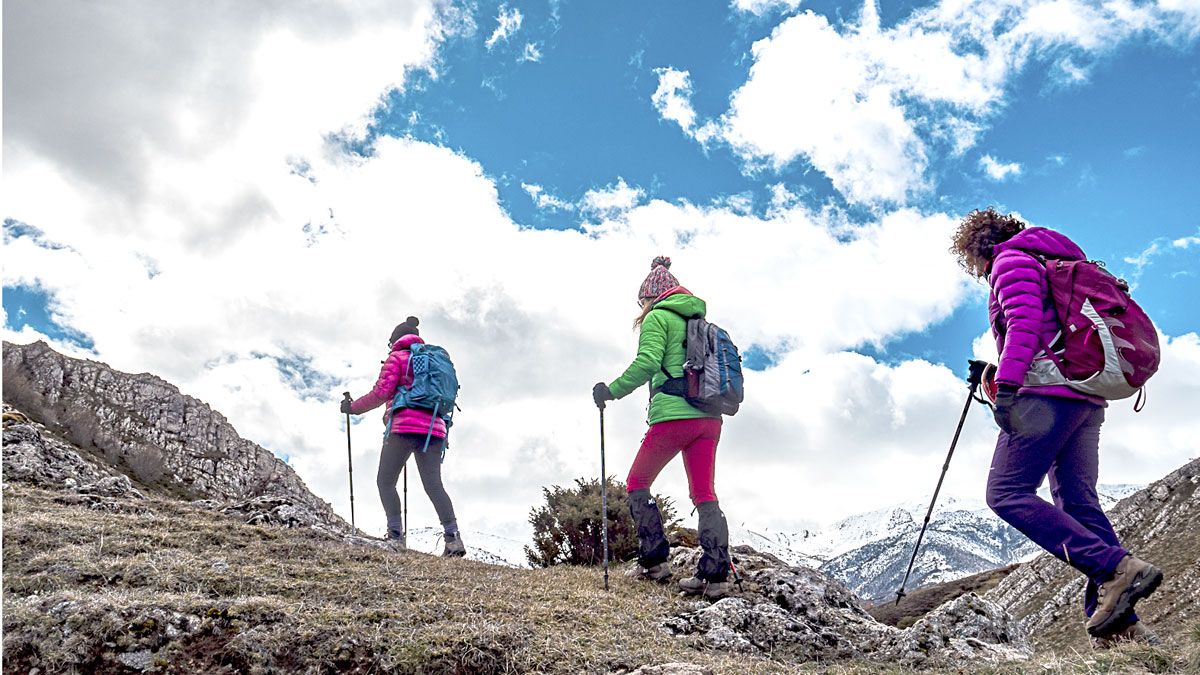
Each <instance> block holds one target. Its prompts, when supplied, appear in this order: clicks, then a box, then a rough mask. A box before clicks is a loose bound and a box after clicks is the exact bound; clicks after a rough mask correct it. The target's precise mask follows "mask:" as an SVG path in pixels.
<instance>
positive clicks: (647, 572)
mask: <svg viewBox="0 0 1200 675" xmlns="http://www.w3.org/2000/svg"><path fill="white" fill-rule="evenodd" d="M671 574H672V572H671V563H669V562H663V563H659V564H657V565H655V566H653V567H642V566H641V565H637V566H635V567H634V568H633V569H631V570H629V571H628V572H626V573H625V576H627V577H629V578H631V579H641V580H643V581H657V582H659V583H663V584H665V583H667V581H669V580H670V579H671Z"/></svg>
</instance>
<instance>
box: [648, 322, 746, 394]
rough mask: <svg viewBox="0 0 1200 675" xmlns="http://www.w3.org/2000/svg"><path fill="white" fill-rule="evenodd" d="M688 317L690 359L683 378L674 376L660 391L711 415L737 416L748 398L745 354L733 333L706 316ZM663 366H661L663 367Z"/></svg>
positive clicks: (688, 351)
mask: <svg viewBox="0 0 1200 675" xmlns="http://www.w3.org/2000/svg"><path fill="white" fill-rule="evenodd" d="M685 319H686V320H687V342H686V349H687V360H686V361H685V362H684V364H683V377H671V374H670V373H669V372H667V369H666V368H662V371H663V373H665V374H666V376H667V378H668V379H667V381H666V382H664V383H663V385H662V387H660V389H659V390H660V391H662V392H663V393H666V394H670V395H673V396H682V397H683V398H684V399H686V400H687V402H688V403H689V404H690V405H691V406H692V407H693V408H696V409H697V410H700V411H701V412H705V413H708V414H710V415H736V414H737V411H738V408H740V407H741V404H742V400H743V399H744V398H745V389H744V383H743V380H742V357H741V355H739V354H738V348H737V345H735V344H733V340H732V339H730V337H729V333H728V332H726V331H725V329H724V328H721V327H720V326H718V325H716V324H712V323H709V322H708V321H706V320H704V318H703V317H685ZM660 367H661V366H660Z"/></svg>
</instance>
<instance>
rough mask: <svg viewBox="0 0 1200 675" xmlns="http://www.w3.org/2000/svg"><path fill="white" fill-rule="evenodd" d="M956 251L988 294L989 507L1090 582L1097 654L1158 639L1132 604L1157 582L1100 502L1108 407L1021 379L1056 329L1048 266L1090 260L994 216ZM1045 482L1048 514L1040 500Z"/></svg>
mask: <svg viewBox="0 0 1200 675" xmlns="http://www.w3.org/2000/svg"><path fill="white" fill-rule="evenodd" d="M950 250H951V251H952V252H953V253H955V254H956V255H957V257H958V259H959V262H960V263H961V264H962V266H963V268H964V269H965V270H966V271H967V272H968V273H969V274H971V275H972V276H975V277H986V278H987V279H988V281H989V284H990V286H991V297H990V299H989V301H988V314H989V317H990V320H991V325H992V334H993V336H994V337H995V338H996V347H997V350H998V351H999V353H1000V362H999V364H998V366H997V370H996V384H997V386H998V393H997V395H996V404H995V410H994V415H995V418H996V424H997V425H998V426H999V427H1000V436H999V438H998V439H997V441H996V451H995V454H994V455H993V457H992V467H991V472H990V473H989V474H988V484H987V503H988V506H990V507H991V509H992V510H993V511H995V512H996V515H998V516H999V517H1000V518H1001V519H1003V520H1004V521H1005V522H1007V523H1009V524H1010V525H1012V526H1013V527H1015V528H1016V529H1018V530H1020V531H1021V533H1022V534H1024V535H1025V536H1027V537H1029V538H1030V539H1031V540H1033V542H1034V543H1036V544H1037V545H1039V546H1041V547H1042V548H1043V549H1045V550H1046V551H1047V552H1049V553H1050V554H1052V555H1054V556H1055V557H1057V558H1058V559H1059V560H1062V561H1063V562H1065V563H1066V564H1068V565H1070V566H1072V567H1074V568H1075V569H1077V570H1079V571H1080V572H1081V573H1082V574H1084V575H1085V576H1086V577H1087V580H1088V583H1087V588H1086V591H1085V592H1084V607H1083V609H1084V614H1085V615H1086V616H1087V621H1086V627H1087V631H1088V633H1089V634H1090V635H1091V636H1092V637H1093V638H1095V639H1096V640H1097V644H1098V646H1108V645H1111V644H1112V643H1115V642H1119V641H1126V640H1139V641H1148V640H1150V639H1152V638H1151V637H1150V636H1149V633H1148V631H1146V630H1145V629H1144V628H1143V627H1142V625H1141V624H1140V623H1139V621H1138V617H1137V614H1136V613H1135V612H1134V605H1135V604H1136V603H1137V602H1138V601H1139V600H1141V599H1143V598H1145V597H1146V596H1148V595H1150V594H1151V593H1153V592H1154V590H1155V589H1156V588H1157V587H1158V585H1159V584H1160V583H1161V582H1162V576H1163V575H1162V572H1161V571H1160V570H1159V569H1158V568H1157V567H1155V566H1154V565H1151V564H1150V563H1148V562H1146V561H1144V560H1141V559H1139V558H1137V557H1135V556H1133V555H1131V554H1130V553H1129V551H1128V550H1126V549H1125V548H1124V547H1122V546H1121V542H1120V540H1119V539H1118V537H1117V533H1116V531H1115V530H1114V529H1113V526H1112V523H1110V522H1109V520H1108V516H1106V515H1104V510H1103V509H1102V508H1100V500H1099V498H1098V497H1097V495H1096V481H1097V477H1098V474H1099V462H1100V459H1099V453H1100V426H1101V424H1103V422H1104V409H1105V407H1106V405H1107V404H1106V402H1105V401H1104V399H1099V398H1095V397H1092V396H1089V395H1087V394H1083V393H1081V392H1078V391H1076V390H1074V389H1072V388H1071V387H1069V386H1065V385H1039V384H1036V382H1032V381H1029V380H1027V378H1026V375H1027V374H1028V373H1029V372H1030V368H1031V367H1032V366H1033V364H1034V362H1035V361H1036V360H1038V359H1044V358H1047V357H1046V355H1045V348H1046V347H1047V346H1052V345H1053V343H1054V342H1055V340H1056V339H1057V335H1058V333H1059V332H1060V330H1061V327H1060V326H1059V321H1058V317H1057V315H1056V313H1055V310H1054V301H1053V298H1052V297H1051V295H1050V291H1049V282H1048V280H1047V275H1046V268H1045V265H1044V263H1043V261H1045V260H1048V259H1052V260H1086V259H1087V258H1086V257H1085V256H1084V254H1083V250H1082V249H1080V248H1079V246H1077V245H1076V244H1075V242H1073V241H1071V240H1070V239H1068V238H1067V237H1066V236H1065V235H1063V234H1061V233H1059V232H1055V231H1054V230H1050V229H1047V228H1044V227H1026V226H1025V223H1023V222H1021V221H1020V220H1018V219H1016V218H1014V217H1013V216H1011V215H1001V214H999V213H997V212H996V211H995V210H993V209H991V208H989V209H986V210H983V211H973V212H971V213H970V214H969V215H968V216H967V217H966V218H964V219H963V221H962V223H961V224H960V225H959V228H958V230H957V232H955V234H954V243H953V245H952V246H951V248H950ZM1047 476H1049V484H1050V494H1051V495H1052V496H1053V498H1054V503H1053V504H1051V503H1048V502H1046V501H1045V500H1043V499H1042V498H1041V497H1038V495H1037V489H1038V486H1039V485H1041V483H1042V480H1043V479H1044V478H1046V477H1047Z"/></svg>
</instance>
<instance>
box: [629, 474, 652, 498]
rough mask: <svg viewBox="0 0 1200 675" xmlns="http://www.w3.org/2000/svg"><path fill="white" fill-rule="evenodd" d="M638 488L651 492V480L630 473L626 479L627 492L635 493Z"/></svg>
mask: <svg viewBox="0 0 1200 675" xmlns="http://www.w3.org/2000/svg"><path fill="white" fill-rule="evenodd" d="M638 490H645V491H647V492H649V491H650V481H648V480H645V479H643V478H640V477H638V476H635V475H633V474H629V476H628V477H627V478H626V479H625V492H627V493H629V494H633V493H634V492H636V491H638Z"/></svg>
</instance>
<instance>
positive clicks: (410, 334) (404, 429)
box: [342, 316, 467, 557]
mask: <svg viewBox="0 0 1200 675" xmlns="http://www.w3.org/2000/svg"><path fill="white" fill-rule="evenodd" d="M419 323H420V321H419V320H418V319H417V317H415V316H410V317H408V318H407V319H405V320H404V323H401V324H399V325H398V326H396V328H395V329H393V330H392V335H391V337H390V338H388V348H389V350H390V351H389V353H388V357H387V359H386V360H385V361H384V362H383V367H382V368H380V370H379V379H378V380H376V381H375V386H374V387H373V388H372V389H371V391H369V392H367V393H366V394H365V395H364V396H362V397H361V398H359V399H357V400H354V401H353V402H351V401H349V400H344V401H342V412H343V413H348V414H352V415H361V414H363V413H365V412H368V411H370V410H374V409H375V408H378V407H379V406H381V405H385V404H387V405H386V406H385V407H384V410H385V413H384V416H383V420H384V425H385V427H386V431H385V432H384V437H383V449H382V450H381V451H380V453H379V472H378V473H377V474H376V477H375V484H376V486H378V487H379V501H381V502H383V511H384V513H385V514H386V515H387V541H388V543H389V544H390V545H391V546H392V548H394V549H396V550H404V549H405V546H406V543H407V542H405V537H404V520H403V514H402V506H401V503H400V495H399V494H398V493H397V492H396V482H397V481H398V480H399V478H400V470H401V469H402V468H404V465H405V464H406V463H407V462H408V458H409V456H410V455H412V456H415V458H416V461H417V471H418V472H419V473H420V474H421V484H422V485H423V486H424V487H425V494H426V495H429V501H431V502H433V508H434V509H435V510H436V511H437V515H438V519H439V520H440V521H441V522H442V529H443V531H444V537H443V539H444V541H445V547H444V550H443V551H442V555H443V556H454V557H462V556H464V555H466V553H467V549H466V547H465V546H463V542H462V535H461V534H460V533H459V531H458V522H457V521H456V520H455V517H454V505H453V504H452V503H451V502H450V496H449V495H447V494H446V488H445V487H443V486H442V458H443V456H444V452H443V451H444V449H445V444H446V423H445V421H444V420H443V419H442V418H441V417H435V416H434V415H433V413H432V412H431V411H429V410H423V409H421V408H400V409H398V410H395V411H393V410H392V405H391V403H392V399H393V397H394V396H395V394H396V391H397V389H399V388H400V387H410V386H411V385H412V382H413V373H412V369H411V368H409V363H408V362H409V357H410V349H411V348H412V346H413V345H416V344H424V342H425V341H424V340H422V339H421V334H420V331H419V330H418V329H417V326H418V325H419Z"/></svg>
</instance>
